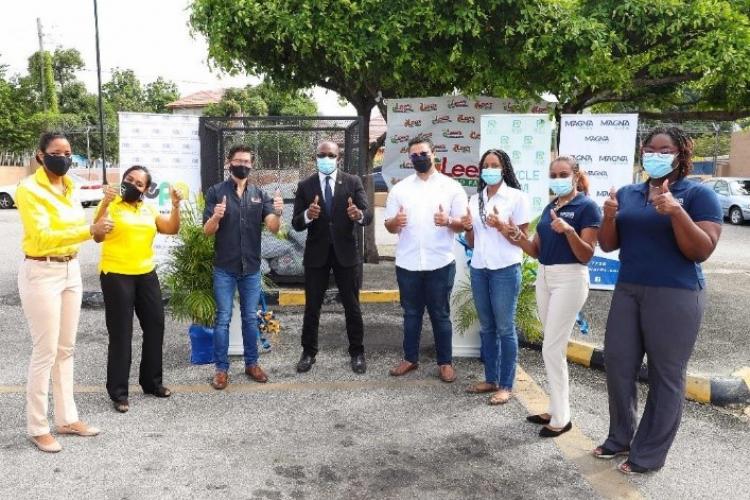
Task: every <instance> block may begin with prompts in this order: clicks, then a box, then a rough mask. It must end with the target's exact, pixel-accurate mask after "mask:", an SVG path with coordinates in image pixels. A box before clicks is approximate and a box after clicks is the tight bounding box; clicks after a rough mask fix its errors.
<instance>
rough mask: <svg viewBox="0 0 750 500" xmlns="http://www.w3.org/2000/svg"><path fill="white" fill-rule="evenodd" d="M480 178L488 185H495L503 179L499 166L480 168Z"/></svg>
mask: <svg viewBox="0 0 750 500" xmlns="http://www.w3.org/2000/svg"><path fill="white" fill-rule="evenodd" d="M482 180H483V181H484V182H485V184H487V185H488V186H496V185H497V184H500V183H501V182H502V180H503V171H502V169H499V168H485V169H484V170H482Z"/></svg>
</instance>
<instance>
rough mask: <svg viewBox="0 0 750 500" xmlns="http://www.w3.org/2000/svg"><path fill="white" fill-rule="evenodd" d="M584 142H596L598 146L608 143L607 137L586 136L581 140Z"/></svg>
mask: <svg viewBox="0 0 750 500" xmlns="http://www.w3.org/2000/svg"><path fill="white" fill-rule="evenodd" d="M583 140H584V141H586V142H596V143H598V144H606V143H608V142H609V136H608V135H587V136H586V137H584V139H583Z"/></svg>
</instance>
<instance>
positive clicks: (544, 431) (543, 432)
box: [539, 422, 573, 438]
mask: <svg viewBox="0 0 750 500" xmlns="http://www.w3.org/2000/svg"><path fill="white" fill-rule="evenodd" d="M572 428H573V423H572V422H568V423H567V424H565V427H563V428H562V429H560V430H557V431H555V430H552V429H550V428H549V427H542V428H541V429H539V437H543V438H554V437H557V436H560V435H562V434H565V433H566V432H568V431H569V430H570V429H572Z"/></svg>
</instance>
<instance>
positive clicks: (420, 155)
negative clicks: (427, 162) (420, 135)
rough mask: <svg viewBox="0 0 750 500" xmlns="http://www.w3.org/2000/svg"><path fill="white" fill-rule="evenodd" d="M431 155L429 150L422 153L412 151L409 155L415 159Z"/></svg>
mask: <svg viewBox="0 0 750 500" xmlns="http://www.w3.org/2000/svg"><path fill="white" fill-rule="evenodd" d="M429 155H430V153H428V152H427V151H422V152H421V153H412V154H410V155H409V157H410V158H411V159H413V160H416V159H417V158H427V157H428V156H429Z"/></svg>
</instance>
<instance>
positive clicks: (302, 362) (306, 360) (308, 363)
mask: <svg viewBox="0 0 750 500" xmlns="http://www.w3.org/2000/svg"><path fill="white" fill-rule="evenodd" d="M314 364H315V356H310V355H309V354H305V353H304V352H303V353H302V356H300V358H299V361H298V362H297V373H305V372H309V371H310V368H312V365H314Z"/></svg>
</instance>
